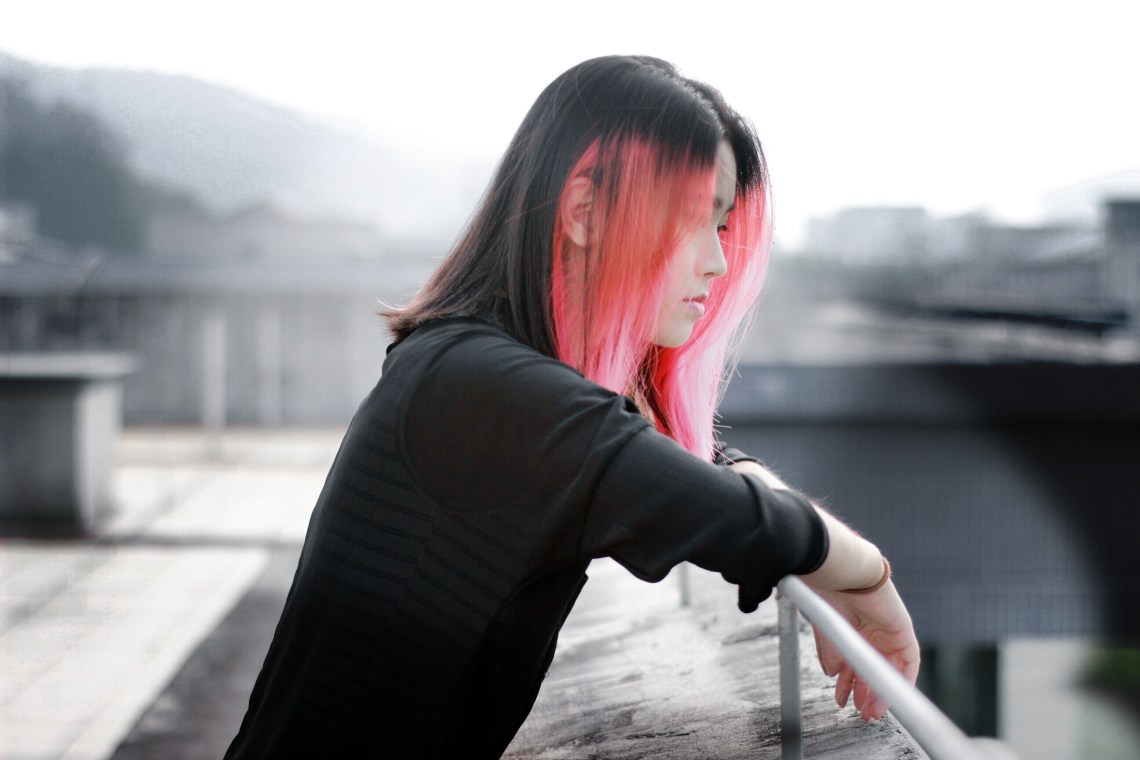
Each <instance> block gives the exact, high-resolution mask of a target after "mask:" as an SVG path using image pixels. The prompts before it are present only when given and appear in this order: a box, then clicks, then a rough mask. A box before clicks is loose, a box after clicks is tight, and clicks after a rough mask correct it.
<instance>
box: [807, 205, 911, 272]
mask: <svg viewBox="0 0 1140 760" xmlns="http://www.w3.org/2000/svg"><path fill="white" fill-rule="evenodd" d="M931 233H932V228H931V221H930V217H929V216H928V215H927V213H926V210H925V209H923V208H921V207H918V206H903V207H892V206H883V207H860V208H848V209H844V210H842V211H839V212H837V213H836V214H833V215H832V216H830V217H827V218H822V219H812V220H811V221H810V222H808V226H807V241H806V248H807V250H809V251H811V252H813V253H818V254H823V255H827V256H834V257H835V258H837V259H839V260H841V261H843V262H844V263H846V264H849V265H852V266H859V265H865V264H881V263H896V264H897V263H909V262H920V261H924V260H925V259H926V257H927V253H928V251H929V249H930V238H931Z"/></svg>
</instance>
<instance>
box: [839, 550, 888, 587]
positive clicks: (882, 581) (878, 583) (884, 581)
mask: <svg viewBox="0 0 1140 760" xmlns="http://www.w3.org/2000/svg"><path fill="white" fill-rule="evenodd" d="M882 560H883V574H882V576H881V577H880V578H879V580H877V581H875V582H874V583H873V584H871V585H870V586H862V587H859V588H841V589H839V592H840V593H842V594H873V593H875V592H876V591H878V590H879V589H881V588H882V587H883V586H885V585H887V581H889V580H890V579H891V563H890V562H889V561H888V560H887V558H886V557H882Z"/></svg>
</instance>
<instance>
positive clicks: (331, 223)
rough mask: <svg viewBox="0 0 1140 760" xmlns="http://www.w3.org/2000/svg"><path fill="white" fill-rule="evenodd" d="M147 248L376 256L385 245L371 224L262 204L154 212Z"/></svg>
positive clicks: (173, 252) (227, 255) (243, 255)
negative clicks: (219, 211)
mask: <svg viewBox="0 0 1140 760" xmlns="http://www.w3.org/2000/svg"><path fill="white" fill-rule="evenodd" d="M146 248H147V250H148V251H149V252H150V253H151V254H152V255H154V256H159V257H169V256H199V257H202V256H205V257H216V258H223V259H231V260H232V259H291V258H299V257H309V258H312V257H315V256H341V257H345V256H347V257H358V258H370V259H375V258H377V257H379V256H380V255H381V253H382V252H383V251H384V250H385V245H384V239H383V236H382V234H381V232H380V230H379V229H378V228H377V227H375V226H373V225H369V224H364V223H362V222H355V221H349V220H345V219H338V218H332V217H329V218H318V219H297V218H294V217H292V216H290V215H288V214H286V213H284V212H283V211H281V210H279V209H277V208H274V207H272V206H269V205H264V204H262V205H255V206H250V207H247V208H245V209H242V210H241V211H238V212H236V213H234V214H231V215H229V216H226V217H223V218H220V219H217V218H214V217H211V216H208V215H205V214H201V213H197V212H193V211H182V212H168V213H160V214H156V215H155V216H154V217H153V218H152V219H151V220H150V222H149V224H148V227H147V235H146Z"/></svg>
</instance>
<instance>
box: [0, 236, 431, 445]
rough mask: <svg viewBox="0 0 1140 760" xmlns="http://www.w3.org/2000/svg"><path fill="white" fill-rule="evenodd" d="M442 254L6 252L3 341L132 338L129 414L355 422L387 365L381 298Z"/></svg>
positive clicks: (0, 319) (0, 315)
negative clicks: (271, 257)
mask: <svg viewBox="0 0 1140 760" xmlns="http://www.w3.org/2000/svg"><path fill="white" fill-rule="evenodd" d="M432 263H433V262H432V261H431V260H430V259H428V258H427V257H426V256H416V255H413V254H412V253H411V252H407V253H406V254H404V255H401V256H399V257H394V258H388V259H382V260H377V259H372V260H360V259H345V258H339V259H338V258H335V257H334V258H316V259H314V258H310V259H308V260H293V261H271V262H266V261H236V262H235V261H223V260H218V259H210V258H205V259H204V258H188V257H181V258H168V259H153V258H151V259H135V258H118V257H97V256H86V257H84V256H74V257H60V258H59V259H58V260H48V259H45V258H24V259H20V260H15V261H8V262H4V261H0V353H4V352H23V351H35V352H52V351H64V352H77V351H78V352H82V351H121V352H127V353H130V354H133V355H134V356H136V357H137V358H138V359H139V361H140V367H139V370H138V372H136V373H134V374H132V375H130V376H129V377H127V378H126V385H125V394H124V413H125V417H126V420H125V421H126V422H127V423H128V424H164V425H169V424H188V425H195V424H214V425H217V424H222V425H226V424H229V425H281V424H285V425H290V424H292V425H328V424H337V425H340V424H344V423H347V421H348V420H349V419H350V418H351V416H352V413H353V411H354V410H355V409H356V407H357V405H358V404H359V403H360V400H361V399H362V398H363V397H364V396H365V394H366V393H367V392H368V390H369V389H370V388H371V387H372V385H373V384H375V382H376V380H377V379H378V378H379V376H380V367H381V364H382V362H383V360H384V349H385V347H386V345H387V344H388V342H389V340H390V339H389V337H388V336H387V334H386V333H385V330H384V327H383V324H382V322H381V320H380V318H379V317H378V316H377V314H376V312H377V310H378V309H379V308H381V303H380V300H381V299H383V300H384V301H385V302H388V303H402V302H404V301H406V300H407V298H408V297H409V296H410V295H411V294H412V293H414V292H415V290H416V289H417V287H418V285H419V283H420V282H422V281H423V279H425V278H426V276H427V273H428V268H429V267H430V266H431V264H432Z"/></svg>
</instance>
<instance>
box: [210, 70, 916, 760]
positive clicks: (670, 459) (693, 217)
mask: <svg viewBox="0 0 1140 760" xmlns="http://www.w3.org/2000/svg"><path fill="white" fill-rule="evenodd" d="M770 230H771V224H770V196H769V186H768V177H767V173H766V167H765V163H764V158H763V154H762V153H761V150H760V144H759V142H758V141H757V139H756V137H755V135H754V133H753V131H752V129H751V128H750V127H749V125H748V124H747V123H746V122H745V121H744V120H743V119H742V118H741V117H740V116H739V115H737V114H736V113H735V112H734V111H733V110H731V109H730V108H729V107H728V106H727V105H726V104H725V102H724V100H723V99H722V97H721V96H720V94H719V93H718V92H717V91H716V90H714V89H712V88H711V87H709V86H707V85H704V84H701V83H699V82H694V81H692V80H688V79H685V78H683V77H681V76H680V75H679V74H678V73H677V71H676V70H675V69H674V68H673V67H672V66H671V65H670V64H668V63H665V62H664V61H660V60H656V59H652V58H643V57H608V58H599V59H595V60H590V61H586V62H585V63H582V64H580V65H578V66H575V67H574V68H572V69H570V70H569V71H567V72H566V73H565V74H563V75H562V76H560V77H558V78H557V79H556V80H555V81H554V82H553V83H552V84H551V85H550V86H549V87H547V88H546V90H545V91H543V93H542V94H541V95H540V96H539V98H538V100H537V101H536V102H535V104H534V106H533V107H532V108H531V110H530V112H529V113H528V114H527V116H526V118H525V119H524V121H523V123H522V125H521V126H520V128H519V130H518V133H517V134H516V135H515V137H514V139H513V141H512V142H511V144H510V146H509V148H508V149H507V152H506V155H505V156H504V158H503V160H502V163H501V164H500V166H499V168H498V170H497V172H496V174H495V176H494V179H493V180H492V182H491V185H490V188H489V189H488V191H487V193H486V196H485V197H484V198H483V200H482V202H481V204H480V206H479V208H478V210H477V212H476V214H475V215H474V217H473V219H472V221H471V223H470V225H469V227H468V228H467V231H466V232H465V234H464V235H463V236H462V237H461V238H460V240H459V242H458V244H457V245H456V246H455V248H454V250H453V251H452V252H451V255H450V256H449V257H448V259H447V260H446V261H445V262H444V263H443V264H442V266H441V267H440V268H439V270H438V271H437V272H436V273H435V275H434V276H433V277H432V279H431V280H430V281H429V282H428V283H427V284H426V285H425V286H424V288H423V289H422V290H421V291H420V293H419V295H418V296H417V297H416V298H415V299H414V301H413V302H412V303H411V305H409V306H407V307H406V308H402V309H395V310H392V311H391V312H390V313H388V314H387V315H386V317H387V319H388V323H389V326H390V328H391V330H392V332H393V334H394V336H395V342H394V343H393V344H392V345H391V346H390V347H389V349H388V356H387V359H386V361H385V363H384V372H383V377H382V378H381V379H380V382H379V383H378V384H377V386H376V388H375V389H374V390H373V391H372V393H371V394H370V395H369V396H368V398H367V399H365V401H364V402H363V404H362V405H361V407H360V409H359V411H358V412H357V414H356V417H355V419H354V420H353V422H352V425H351V426H350V428H349V430H348V433H347V435H346V436H345V439H344V443H343V444H342V447H341V450H340V453H339V454H338V456H337V459H336V462H335V463H334V465H333V468H332V471H331V473H330V474H329V478H328V481H327V483H326V485H325V488H324V491H323V493H322V495H321V497H320V500H319V502H318V504H317V506H316V509H315V511H314V513H313V517H312V522H311V524H310V527H309V532H308V536H307V538H306V541H305V547H304V550H303V552H302V554H301V559H300V564H299V567H298V569H297V574H296V577H295V579H294V582H293V587H292V589H291V591H290V593H289V597H288V600H287V601H286V604H285V609H284V612H283V614H282V617H281V621H280V623H279V624H278V627H277V632H276V636H275V638H274V641H273V644H272V646H271V648H270V651H269V654H268V656H267V659H266V662H265V665H264V667H263V669H262V672H261V675H260V677H259V678H258V681H257V684H256V686H255V688H254V691H253V695H252V697H251V699H250V707H249V711H248V713H247V714H246V716H245V720H244V721H243V723H242V726H241V730H240V732H239V734H238V736H237V737H236V738H235V739H234V742H233V744H232V746H231V747H230V751H229V753H228V754H227V757H228V758H231V759H233V760H236V759H237V758H268V757H306V758H312V757H336V758H348V757H433V758H446V757H463V758H483V757H487V758H493V757H499V756H500V755H501V754H502V752H503V751H504V749H505V748H506V747H507V745H508V744H509V743H510V741H511V738H512V737H513V736H514V734H515V732H516V730H517V729H518V727H519V725H520V724H521V723H522V721H523V720H524V719H525V718H526V715H527V713H528V712H529V711H530V708H531V706H532V704H533V702H534V699H535V697H536V695H537V693H538V689H539V685H540V683H541V680H542V676H543V674H544V673H545V671H546V669H547V667H548V665H549V664H550V662H551V658H552V657H553V655H554V648H555V643H556V640H557V635H558V631H559V628H560V627H561V625H562V623H563V621H564V620H565V618H566V616H567V614H569V612H570V608H571V607H572V606H573V603H574V600H575V598H576V597H577V594H578V592H579V590H580V589H581V587H582V585H583V584H584V583H585V581H586V575H585V571H586V567H587V565H588V564H589V561H590V560H591V559H593V558H596V557H612V558H614V559H615V560H616V561H618V562H620V563H621V564H622V565H624V566H625V567H626V568H628V569H629V571H630V572H632V573H633V574H634V575H636V576H637V577H639V578H642V579H644V580H647V581H658V580H660V579H662V578H663V577H664V576H665V575H666V574H667V573H668V572H669V570H670V569H671V568H672V567H674V566H675V565H676V564H677V563H679V562H682V561H689V562H693V563H695V564H697V565H699V566H701V567H704V568H708V569H710V570H714V571H718V572H720V573H722V574H723V575H724V577H725V579H726V580H728V581H729V582H731V583H734V584H737V585H738V586H739V594H740V600H741V608H742V609H745V610H751V609H754V608H755V606H756V604H757V603H758V602H759V601H760V600H762V599H764V598H766V597H767V596H768V595H769V594H770V593H771V590H772V587H773V586H774V585H775V583H776V582H777V580H779V579H780V578H781V577H782V576H784V575H786V574H789V573H794V574H800V575H803V576H804V577H805V579H806V580H807V582H808V583H810V584H811V585H812V586H813V587H814V588H816V589H817V590H819V591H820V592H821V593H822V594H824V595H826V597H827V598H828V600H829V601H830V602H831V603H832V604H833V605H835V606H836V607H838V608H839V609H840V610H841V611H842V612H843V613H844V614H845V615H846V616H847V617H848V618H849V619H851V620H852V621H853V622H854V623H855V624H856V625H857V626H858V627H859V628H860V629H861V630H862V631H863V633H864V635H865V636H866V637H867V638H868V639H869V640H870V641H871V642H872V643H873V644H874V645H875V646H876V647H877V648H878V649H879V650H880V651H881V652H883V654H884V655H886V656H887V657H889V658H890V659H891V660H892V661H893V662H894V663H895V664H896V665H897V666H898V667H899V668H900V670H902V671H903V673H904V674H905V675H907V676H908V677H909V678H910V679H911V680H912V681H913V679H914V678H915V676H916V674H917V669H918V647H917V644H916V642H915V638H914V633H913V629H912V627H911V623H910V619H909V617H908V616H907V613H906V609H905V608H904V606H903V604H902V602H901V601H900V599H899V597H898V594H897V593H896V592H895V589H894V586H893V585H892V584H891V582H890V578H889V569H888V566H887V565H886V563H885V561H884V560H883V559H882V558H881V556H880V554H879V552H878V550H877V549H876V548H875V547H874V546H873V545H871V544H870V543H868V542H867V541H865V540H863V539H862V538H860V537H858V536H857V535H856V534H854V533H853V532H852V531H851V530H850V529H848V528H846V527H844V526H843V525H842V524H841V523H839V522H838V521H836V520H835V519H834V518H832V517H831V516H830V515H828V514H827V513H825V512H823V511H822V510H820V509H819V508H817V507H816V506H814V505H813V504H812V503H811V502H810V501H809V500H808V499H807V498H805V497H804V496H802V495H800V494H799V493H796V492H795V491H792V490H790V489H788V488H786V487H784V486H783V484H781V483H780V482H779V481H778V480H776V478H775V477H774V476H773V475H772V474H771V473H769V472H768V471H767V470H765V469H764V468H763V467H762V466H761V465H760V464H759V463H758V462H756V461H750V460H749V459H748V458H747V457H744V456H743V455H741V454H739V453H738V452H734V451H732V450H725V449H723V448H722V447H721V446H720V444H719V442H717V441H716V440H715V438H714V434H713V421H714V413H715V404H716V400H717V398H718V395H719V393H720V391H721V390H722V382H723V379H724V378H725V376H726V372H725V365H726V357H728V355H729V354H728V344H729V341H730V339H731V338H732V336H733V335H734V334H735V333H736V331H737V329H738V328H739V327H740V325H741V324H742V323H743V322H744V321H746V317H747V316H748V314H749V313H750V311H751V309H752V306H753V304H754V302H755V300H756V298H757V296H758V294H759V290H760V285H761V281H762V278H763V274H764V269H765V263H766V259H767V254H768V248H769V238H770V234H769V233H770ZM840 589H847V591H840ZM851 590H857V591H859V592H867V591H868V590H870V591H869V593H851ZM819 650H820V661H821V663H822V665H823V668H824V670H825V671H826V672H827V673H829V674H832V675H836V674H837V675H838V676H839V677H838V683H837V687H836V699H837V701H838V702H839V704H840V705H843V704H845V703H846V701H847V698H848V696H849V695H850V694H851V693H852V692H854V695H855V705H856V707H858V708H859V709H860V711H861V712H862V714H863V717H864V718H865V719H866V718H871V717H879V716H881V715H882V713H883V712H884V711H885V709H886V705H884V704H883V703H882V702H881V701H880V700H879V699H878V698H876V697H875V695H873V694H871V693H869V692H868V690H867V688H866V686H865V685H864V684H862V682H860V681H859V680H858V679H857V678H855V677H854V675H853V673H852V672H851V671H850V669H849V668H848V667H847V666H846V664H845V663H844V662H843V661H842V659H841V658H840V657H839V656H838V655H837V654H836V653H835V652H834V650H832V649H831V648H830V646H829V645H828V644H827V642H826V641H824V640H819Z"/></svg>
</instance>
